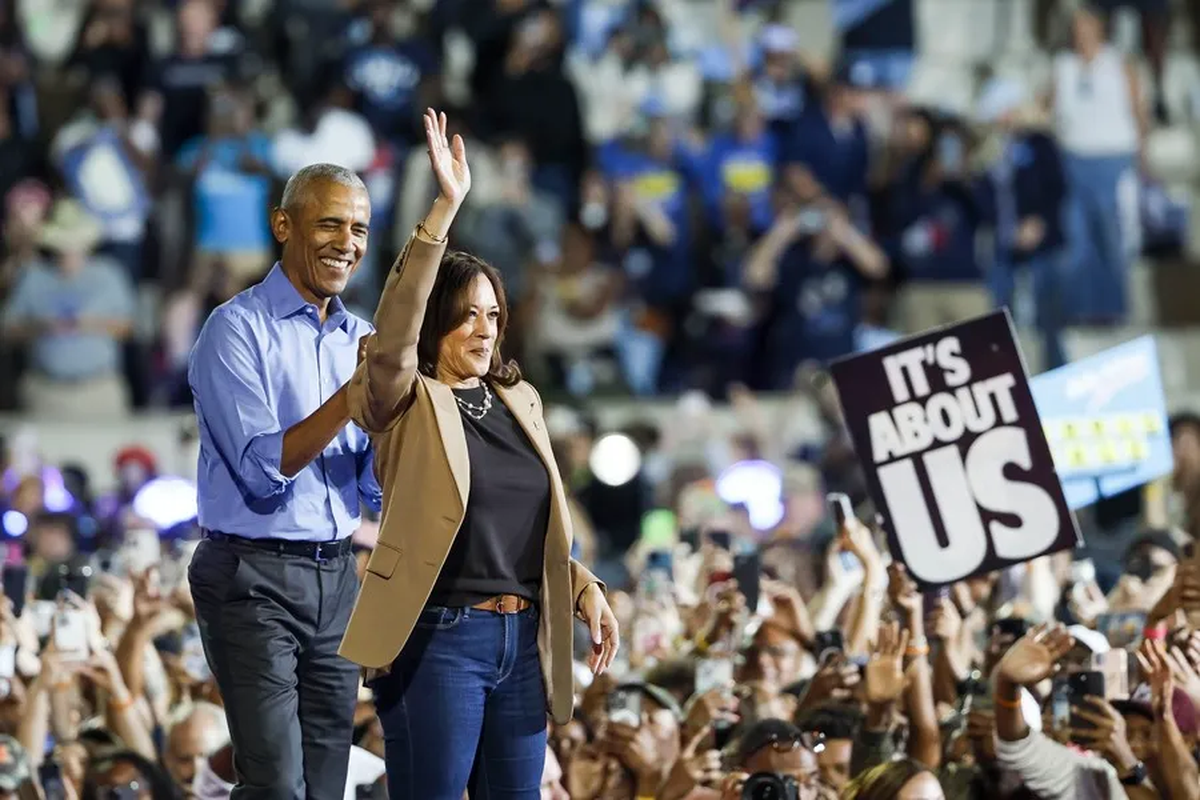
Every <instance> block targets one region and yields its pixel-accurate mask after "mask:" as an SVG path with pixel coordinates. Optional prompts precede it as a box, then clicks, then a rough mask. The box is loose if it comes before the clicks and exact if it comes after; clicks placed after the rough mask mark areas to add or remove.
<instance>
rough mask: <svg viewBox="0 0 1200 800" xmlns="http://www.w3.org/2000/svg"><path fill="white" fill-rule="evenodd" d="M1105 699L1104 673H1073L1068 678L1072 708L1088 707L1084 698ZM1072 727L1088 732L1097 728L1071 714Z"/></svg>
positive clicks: (1090, 671) (1087, 671)
mask: <svg viewBox="0 0 1200 800" xmlns="http://www.w3.org/2000/svg"><path fill="white" fill-rule="evenodd" d="M1088 696H1092V697H1104V673H1103V672H1099V671H1097V670H1085V671H1081V672H1072V673H1071V674H1070V675H1068V676H1067V700H1068V702H1069V704H1070V706H1071V707H1072V708H1079V707H1083V708H1086V707H1087V706H1088V701H1087V700H1085V699H1084V698H1086V697H1088ZM1069 722H1070V725H1071V727H1072V728H1074V729H1076V730H1086V729H1091V728H1094V727H1096V726H1095V725H1094V724H1093V723H1091V722H1089V721H1088V720H1086V719H1084V718H1083V717H1080V716H1078V715H1076V714H1075V713H1074V712H1073V711H1072V712H1071V714H1070V719H1069Z"/></svg>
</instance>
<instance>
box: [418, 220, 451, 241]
mask: <svg viewBox="0 0 1200 800" xmlns="http://www.w3.org/2000/svg"><path fill="white" fill-rule="evenodd" d="M417 233H418V234H421V235H423V236H424V237H425V238H426V239H428V240H429V241H430V242H432V243H433V244H445V243H446V242H447V241H448V240H449V238H450V237H449V236H448V235H447V236H434V235H433V234H432V233H430V232H429V228H426V227H425V220H421V221H420V222H418V223H417Z"/></svg>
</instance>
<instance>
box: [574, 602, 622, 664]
mask: <svg viewBox="0 0 1200 800" xmlns="http://www.w3.org/2000/svg"><path fill="white" fill-rule="evenodd" d="M579 617H580V619H582V620H583V621H584V622H586V623H587V626H588V630H590V631H591V633H592V652H591V653H590V654H588V667H590V668H591V670H592V674H594V675H601V674H603V673H604V672H605V671H606V670H607V669H608V668H609V667H610V666H612V662H613V659H615V658H616V657H617V650H618V648H620V646H621V634H620V632H619V631H618V629H617V617H616V615H615V614H613V612H612V609H611V608H610V607H609V605H608V600H607V598H605V596H604V592H603V591H601V589H600V584H598V583H593V584H589V585H588V587H587V588H586V589H584V590H583V594H582V595H580V597H579Z"/></svg>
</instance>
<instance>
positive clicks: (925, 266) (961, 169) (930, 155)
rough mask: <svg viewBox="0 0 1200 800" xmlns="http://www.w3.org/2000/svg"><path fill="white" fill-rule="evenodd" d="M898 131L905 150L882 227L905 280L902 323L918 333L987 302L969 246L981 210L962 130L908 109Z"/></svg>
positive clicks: (977, 311)
mask: <svg viewBox="0 0 1200 800" xmlns="http://www.w3.org/2000/svg"><path fill="white" fill-rule="evenodd" d="M899 135H900V136H901V137H902V139H903V146H904V148H905V150H906V151H907V153H908V156H907V158H906V159H905V161H904V162H903V165H902V166H901V168H900V169H901V171H900V174H899V175H898V176H897V181H896V183H895V185H894V186H892V187H891V191H890V197H889V199H888V209H887V214H888V219H887V223H886V225H887V228H886V230H887V234H888V236H889V238H890V240H891V243H890V247H889V250H890V252H892V253H893V254H894V255H893V257H894V259H895V262H896V265H897V267H898V268H899V271H900V273H901V275H902V276H903V280H904V284H903V286H902V288H901V294H900V297H899V298H898V299H899V303H900V308H899V309H898V313H899V315H900V318H901V319H902V320H903V322H902V327H903V329H904V330H905V331H906V332H915V331H923V330H926V329H928V328H934V327H937V326H939V325H945V324H947V323H951V322H957V321H959V320H962V319H969V318H971V317H975V316H979V315H980V314H983V313H985V312H986V311H987V310H988V309H989V308H991V304H990V302H989V298H988V293H987V290H986V288H985V287H984V285H983V271H982V269H981V268H980V264H979V258H978V254H977V252H976V248H975V236H976V234H977V232H978V231H979V228H980V224H981V222H982V209H981V208H980V205H979V203H978V198H977V197H976V196H975V192H974V190H973V186H972V183H971V182H969V178H970V175H969V173H968V171H967V168H968V164H967V157H968V152H967V151H968V143H967V138H966V134H965V132H964V131H963V130H962V128H961V127H960V126H959V125H958V124H957V123H955V122H952V121H942V120H938V119H937V118H935V117H934V116H932V115H931V114H929V113H927V112H923V111H919V110H910V111H909V112H908V113H907V114H906V116H905V118H903V120H902V122H901V125H900V128H899Z"/></svg>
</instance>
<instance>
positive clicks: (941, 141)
mask: <svg viewBox="0 0 1200 800" xmlns="http://www.w3.org/2000/svg"><path fill="white" fill-rule="evenodd" d="M937 151H938V163H939V164H940V165H941V167H942V169H943V170H946V171H947V172H957V171H958V170H960V169H962V166H963V157H964V156H963V141H962V138H961V137H960V136H959V135H958V134H956V133H943V134H942V135H941V136H940V137H938V143H937Z"/></svg>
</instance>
